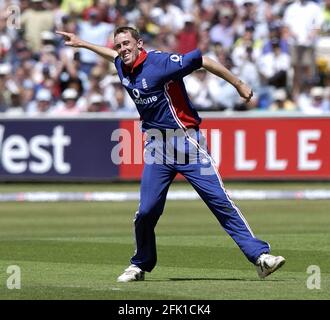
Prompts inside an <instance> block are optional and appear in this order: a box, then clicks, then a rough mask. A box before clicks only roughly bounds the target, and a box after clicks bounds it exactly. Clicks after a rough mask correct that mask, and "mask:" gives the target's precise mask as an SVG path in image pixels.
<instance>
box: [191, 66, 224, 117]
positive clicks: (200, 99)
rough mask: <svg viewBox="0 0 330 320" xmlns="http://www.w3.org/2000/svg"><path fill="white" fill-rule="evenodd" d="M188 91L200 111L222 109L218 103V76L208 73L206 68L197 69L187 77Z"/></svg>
mask: <svg viewBox="0 0 330 320" xmlns="http://www.w3.org/2000/svg"><path fill="white" fill-rule="evenodd" d="M185 83H186V88H187V92H188V94H189V97H190V98H191V101H192V102H193V104H194V106H195V108H196V109H197V110H200V111H215V110H222V109H223V108H222V106H221V105H220V104H219V103H218V102H219V101H218V96H219V94H220V85H219V82H218V80H217V78H214V77H211V76H209V75H208V73H207V72H206V70H205V69H199V70H196V71H195V72H194V73H192V74H190V75H188V76H187V77H186V79H185Z"/></svg>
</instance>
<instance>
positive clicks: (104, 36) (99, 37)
mask: <svg viewBox="0 0 330 320" xmlns="http://www.w3.org/2000/svg"><path fill="white" fill-rule="evenodd" d="M113 29H114V26H113V25H112V24H109V23H106V22H102V21H101V15H100V11H99V10H98V9H92V10H90V11H89V14H88V20H87V21H80V22H79V23H78V30H79V36H80V37H81V38H82V39H84V40H86V41H89V42H93V43H95V44H97V45H101V46H105V45H106V44H107V41H108V38H109V35H110V34H111V32H112V31H113ZM79 52H80V61H81V66H80V68H81V71H83V72H85V73H86V74H87V75H89V74H90V71H91V69H92V68H93V67H94V66H95V65H96V64H97V62H98V60H99V59H100V58H99V57H98V56H97V55H96V54H95V53H94V52H92V51H90V50H86V49H80V50H79Z"/></svg>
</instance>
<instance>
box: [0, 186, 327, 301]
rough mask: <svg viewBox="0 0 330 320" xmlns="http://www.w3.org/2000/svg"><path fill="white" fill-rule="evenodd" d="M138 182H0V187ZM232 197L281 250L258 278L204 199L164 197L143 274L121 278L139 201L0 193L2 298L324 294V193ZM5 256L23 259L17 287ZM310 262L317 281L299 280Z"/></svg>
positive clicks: (22, 188)
mask: <svg viewBox="0 0 330 320" xmlns="http://www.w3.org/2000/svg"><path fill="white" fill-rule="evenodd" d="M183 186H184V187H186V185H181V184H179V185H174V186H173V188H177V187H180V188H182V187H183ZM231 186H232V185H229V188H230V187H231ZM233 186H234V187H235V188H239V187H240V186H242V185H237V184H236V185H233ZM243 186H244V184H243ZM267 186H268V187H269V188H272V187H274V186H275V188H279V187H280V184H277V185H276V184H275V185H272V184H268V185H267ZM286 186H287V187H288V188H293V187H294V188H299V184H297V185H294V184H293V185H292V184H291V185H290V184H289V185H286ZM227 187H228V186H227ZM245 187H246V188H249V184H245ZM254 187H260V184H257V185H255V186H254ZM262 187H265V186H264V185H263V186H262ZM316 187H320V186H319V185H318V184H316ZM137 188H138V186H137V185H127V184H123V185H115V186H114V187H110V186H109V185H108V186H107V185H67V186H64V185H62V186H58V185H38V184H36V185H25V184H23V185H15V184H9V185H7V184H3V185H0V192H15V191H31V190H34V191H37V190H47V191H50V190H61V191H74V190H76V191H87V190H89V191H95V190H98V191H102V190H103V191H104V190H136V189H137ZM281 188H284V187H283V186H282V187H281ZM305 188H306V185H305ZM236 203H237V205H238V206H239V207H240V208H241V210H242V212H243V213H244V215H245V217H246V218H247V220H248V222H249V224H250V226H251V228H252V229H253V231H254V233H255V234H256V236H258V237H259V238H262V239H263V240H266V241H268V242H269V243H270V244H271V246H272V252H273V253H274V254H281V255H283V256H285V257H286V260H287V262H286V264H285V265H284V267H283V268H282V269H281V270H279V271H278V272H276V273H274V274H272V275H270V276H269V277H268V278H266V279H265V280H259V278H258V277H257V274H256V271H255V268H254V266H253V265H252V264H250V263H249V262H248V261H247V260H246V259H245V257H244V256H243V255H242V253H241V252H240V250H239V249H238V247H236V245H235V243H234V242H233V241H232V240H231V238H230V237H229V236H228V235H227V234H226V233H225V232H224V231H223V229H222V228H221V227H220V226H219V225H218V223H217V221H216V219H215V218H214V217H213V215H212V214H211V213H210V212H209V210H208V209H207V207H206V206H205V204H204V203H203V202H202V201H190V202H187V201H168V202H167V205H166V208H165V212H164V214H163V216H162V217H161V219H160V221H159V224H158V225H157V228H156V233H157V243H158V264H157V266H156V268H155V269H154V271H153V272H152V273H150V274H146V281H144V282H135V283H126V284H125V283H124V284H120V283H117V282H116V278H117V276H118V275H119V274H120V273H121V272H122V271H123V269H124V268H126V267H127V265H128V263H129V258H130V256H131V254H132V253H133V251H134V246H133V233H132V219H133V216H134V212H135V211H136V208H137V205H138V203H137V202H135V201H132V202H125V203H114V202H111V203H110V202H109V203H95V202H94V203H73V202H72V203H0V241H1V242H0V244H1V245H0V299H118V300H124V299H134V300H139V299H145V300H148V299H152V300H160V299H235V300H237V299H239V300H240V299H243V300H244V299H253V300H254V299H330V210H329V208H330V201H306V200H305V201H303V200H295V201H239V202H236ZM10 265H18V266H19V267H20V269H21V289H19V290H18V289H13V290H9V289H8V288H7V286H6V281H7V278H8V277H9V276H10V275H9V274H7V272H6V270H7V267H8V266H10ZM310 265H317V266H319V267H320V270H321V289H314V290H311V289H308V288H307V285H306V283H307V280H308V277H309V276H310V274H308V273H307V268H308V267H309V266H310Z"/></svg>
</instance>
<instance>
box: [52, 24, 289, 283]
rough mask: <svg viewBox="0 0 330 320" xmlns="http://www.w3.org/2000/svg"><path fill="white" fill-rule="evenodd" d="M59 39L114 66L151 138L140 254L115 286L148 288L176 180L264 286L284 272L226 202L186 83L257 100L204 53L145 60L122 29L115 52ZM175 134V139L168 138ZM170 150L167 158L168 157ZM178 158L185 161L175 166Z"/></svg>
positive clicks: (138, 42)
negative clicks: (226, 86)
mask: <svg viewBox="0 0 330 320" xmlns="http://www.w3.org/2000/svg"><path fill="white" fill-rule="evenodd" d="M57 33H58V34H61V35H62V36H64V37H65V40H66V41H65V44H66V45H69V46H73V47H79V48H85V49H89V50H92V51H94V52H96V53H97V54H99V55H100V56H102V57H104V58H105V59H108V60H110V61H112V62H114V64H115V66H116V68H117V70H118V76H119V78H120V80H121V83H122V85H123V86H124V87H125V89H126V90H127V92H128V93H129V95H130V96H131V97H132V99H133V100H134V102H135V104H136V107H137V110H138V112H139V114H140V117H141V120H142V130H143V131H145V132H146V133H147V140H146V142H145V151H146V152H145V165H144V170H143V174H142V179H141V189H140V205H139V208H138V211H137V213H136V216H135V219H134V227H135V238H136V251H135V253H134V256H133V257H132V258H131V261H130V262H131V265H130V266H129V267H128V268H127V269H126V270H125V271H124V273H123V274H122V275H120V276H119V277H118V279H117V281H118V282H130V281H137V280H144V275H145V272H146V271H147V272H151V271H152V269H153V268H154V267H155V265H156V261H157V253H156V240H155V232H154V229H155V226H156V224H157V221H158V219H159V217H160V215H161V214H162V212H163V209H164V205H165V200H166V195H167V191H168V189H169V186H170V184H171V183H172V181H173V179H174V178H175V176H176V174H177V173H181V174H182V175H183V176H184V177H185V178H186V179H187V180H188V181H189V182H190V183H191V184H192V186H193V187H194V188H195V190H196V191H197V192H198V194H199V195H200V196H201V198H202V199H203V200H204V201H205V203H206V204H207V206H208V207H209V208H210V210H211V211H212V212H213V214H214V215H215V217H216V218H217V219H218V221H219V223H220V224H221V225H222V226H223V228H224V229H225V230H226V231H227V233H228V234H229V235H230V236H231V237H232V238H233V240H234V241H235V242H236V244H237V245H238V246H239V248H240V249H241V250H242V252H243V253H244V255H245V256H246V257H247V259H248V260H249V261H250V262H251V263H253V264H254V265H255V266H256V269H257V272H258V275H259V277H260V278H264V277H266V276H268V275H269V274H271V273H272V272H274V271H275V270H277V269H278V268H280V267H281V266H282V265H283V264H284V263H285V259H284V258H283V257H281V256H277V257H276V256H273V255H270V254H269V252H270V246H269V244H268V243H266V242H264V241H262V240H259V239H257V238H256V237H255V236H254V234H253V232H252V230H251V229H250V227H249V225H248V223H247V221H246V220H245V218H244V217H243V215H242V213H241V212H240V210H239V209H238V208H237V207H236V206H235V204H234V203H233V202H232V201H231V199H230V198H229V197H228V194H227V193H226V190H225V188H224V186H223V183H222V180H221V177H220V175H219V173H218V170H217V169H216V167H215V163H214V161H213V159H212V158H211V156H210V155H209V154H208V151H207V146H206V143H205V139H204V137H203V135H202V134H201V132H200V131H199V124H200V122H201V119H200V118H199V116H198V113H197V111H196V110H195V109H194V108H193V105H192V103H191V102H190V100H189V98H188V95H187V92H186V89H185V86H184V83H183V80H182V79H183V77H185V76H186V75H188V74H190V73H192V72H193V71H194V70H197V69H199V68H201V67H203V68H205V69H206V70H208V71H209V72H211V73H213V74H215V75H217V76H219V77H221V78H223V79H225V80H226V81H228V82H229V83H231V84H232V85H233V86H234V87H235V88H236V89H237V92H238V93H239V95H240V96H241V97H242V98H243V99H245V101H246V102H249V101H250V99H251V98H252V95H253V93H252V90H251V89H250V88H249V87H248V86H247V85H245V84H244V83H243V82H242V81H240V80H239V79H237V78H236V77H235V76H234V75H233V74H232V73H231V72H230V71H229V70H228V69H226V68H225V67H224V66H223V65H221V64H219V63H217V62H215V61H213V60H212V59H210V58H208V57H205V56H202V55H201V52H200V50H198V49H196V50H193V51H191V52H189V53H187V54H185V55H177V54H170V53H165V52H160V51H151V52H148V53H147V52H146V51H145V50H144V49H143V41H142V39H141V38H140V36H139V33H138V32H137V31H136V30H135V29H134V28H131V27H119V28H118V29H116V31H115V33H114V49H115V50H113V49H110V48H106V47H101V46H97V45H94V44H91V43H89V42H86V41H83V40H81V39H79V38H78V37H77V36H76V35H74V34H72V33H66V32H61V31H58V32H57ZM169 131H172V132H174V134H170V135H169V134H167V133H168V132H169ZM164 150H165V151H166V152H167V153H165V154H164ZM168 150H172V151H173V152H168ZM170 153H171V154H173V156H170V155H169V154H170ZM175 155H176V156H175ZM180 156H181V160H182V159H183V161H179V160H180V159H177V158H179V157H180ZM151 158H153V160H152V159H151ZM155 159H156V161H154V160H155Z"/></svg>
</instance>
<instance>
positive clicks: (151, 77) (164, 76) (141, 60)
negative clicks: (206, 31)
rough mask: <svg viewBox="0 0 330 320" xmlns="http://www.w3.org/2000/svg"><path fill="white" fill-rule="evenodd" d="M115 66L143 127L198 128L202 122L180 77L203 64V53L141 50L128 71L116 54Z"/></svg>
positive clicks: (146, 128) (197, 50) (145, 128)
mask: <svg viewBox="0 0 330 320" xmlns="http://www.w3.org/2000/svg"><path fill="white" fill-rule="evenodd" d="M115 66H116V68H117V70H118V76H119V78H120V80H121V83H122V85H123V86H124V87H125V88H126V90H127V92H128V93H129V95H130V96H131V98H132V99H133V101H134V102H135V105H136V108H137V110H138V112H139V114H140V118H141V120H142V130H144V131H145V130H148V129H152V128H156V129H161V130H164V129H177V128H183V129H187V128H197V127H198V126H199V124H200V122H201V119H200V117H199V116H198V113H197V111H196V110H195V109H194V107H193V105H192V103H191V101H190V99H189V97H188V94H187V91H186V88H185V86H184V83H183V80H182V79H183V77H185V76H186V75H188V74H190V73H191V72H193V71H194V70H197V69H199V68H201V66H202V54H201V51H200V50H199V49H195V50H193V51H191V52H189V53H187V54H185V55H181V54H171V53H165V52H161V51H150V52H148V53H147V52H146V51H142V52H141V54H140V55H139V57H138V61H137V63H135V64H134V66H133V68H132V69H131V70H128V69H127V67H126V66H125V65H124V63H123V62H122V60H121V58H120V57H119V56H117V57H116V59H115Z"/></svg>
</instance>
